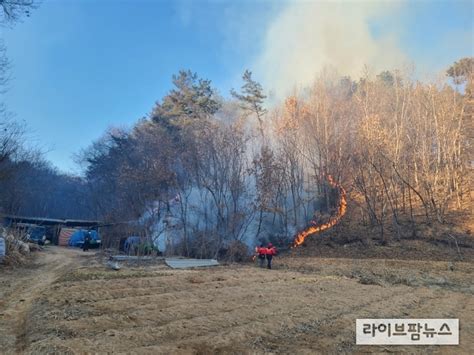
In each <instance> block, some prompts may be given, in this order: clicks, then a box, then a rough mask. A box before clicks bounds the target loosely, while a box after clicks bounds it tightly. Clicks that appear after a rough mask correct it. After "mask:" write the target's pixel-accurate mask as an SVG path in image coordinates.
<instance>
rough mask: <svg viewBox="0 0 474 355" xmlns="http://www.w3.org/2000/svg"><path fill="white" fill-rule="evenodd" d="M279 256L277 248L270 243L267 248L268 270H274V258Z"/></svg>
mask: <svg viewBox="0 0 474 355" xmlns="http://www.w3.org/2000/svg"><path fill="white" fill-rule="evenodd" d="M276 254H277V250H276V248H275V247H274V246H273V244H272V243H268V246H267V248H266V253H265V255H266V257H267V268H269V269H271V268H272V259H273V256H274V255H276Z"/></svg>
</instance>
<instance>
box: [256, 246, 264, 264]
mask: <svg viewBox="0 0 474 355" xmlns="http://www.w3.org/2000/svg"><path fill="white" fill-rule="evenodd" d="M255 252H256V253H257V257H258V266H260V267H262V268H263V267H264V266H265V255H266V254H267V248H265V247H264V246H263V244H260V246H259V247H256V248H255Z"/></svg>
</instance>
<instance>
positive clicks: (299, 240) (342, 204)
mask: <svg viewBox="0 0 474 355" xmlns="http://www.w3.org/2000/svg"><path fill="white" fill-rule="evenodd" d="M328 182H329V185H330V186H331V187H333V188H337V189H339V194H340V201H339V205H338V208H337V212H336V214H334V215H333V216H331V218H329V221H328V222H326V223H323V224H319V225H318V224H317V222H315V221H314V220H313V221H311V224H313V225H312V226H310V227H308V228H306V229H305V230H304V231H301V232H300V233H298V235H297V236H296V237H295V240H294V241H293V247H297V246H298V245H301V244H303V243H304V241H305V239H306V237H308V236H309V235H311V234H314V233H319V232H322V231H325V230H327V229H329V228H331V227H332V226H334V225H335V224H337V222H339V221H340V219H341V218H342V216H344V214H345V213H346V210H347V199H346V190H344V188H343V187H342V186H341V185H340V184H338V183H337V182H335V181H334V179H333V178H332V176H331V175H328Z"/></svg>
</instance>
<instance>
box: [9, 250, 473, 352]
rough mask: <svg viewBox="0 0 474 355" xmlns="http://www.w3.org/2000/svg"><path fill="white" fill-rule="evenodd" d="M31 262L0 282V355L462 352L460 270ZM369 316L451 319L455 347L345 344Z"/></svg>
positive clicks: (310, 262) (74, 255) (61, 254)
mask: <svg viewBox="0 0 474 355" xmlns="http://www.w3.org/2000/svg"><path fill="white" fill-rule="evenodd" d="M39 258H40V259H41V262H40V265H39V266H38V267H37V268H30V269H28V270H22V271H21V272H17V273H19V275H16V274H15V273H14V272H11V273H10V274H8V273H7V274H2V276H1V278H0V282H1V283H0V285H1V288H2V290H1V291H0V292H2V303H1V304H0V313H1V314H2V316H1V318H0V330H1V333H0V346H2V352H6V353H16V352H25V353H45V352H60V353H84V352H94V353H95V352H98V353H106V352H108V353H112V352H126V353H149V354H156V353H163V354H170V353H180V354H181V353H182V354H208V353H308V354H309V353H324V354H328V353H366V352H377V353H380V352H393V351H397V352H398V351H403V350H405V351H409V352H411V353H427V352H429V353H456V354H463V353H464V354H469V353H474V348H473V341H472V339H474V300H473V299H474V298H473V294H474V288H473V283H472V281H473V274H474V267H473V264H472V263H456V264H451V263H448V262H426V261H423V262H421V261H399V260H393V261H390V260H374V259H372V260H351V259H323V258H290V257H285V258H277V259H276V262H275V267H276V269H275V270H265V269H258V268H256V267H255V266H253V265H224V266H220V267H216V268H210V269H202V270H172V269H168V268H167V267H166V266H164V265H155V266H152V267H146V268H145V267H136V268H122V270H120V271H113V270H108V269H106V268H104V267H103V266H102V265H101V264H100V263H98V262H97V261H95V260H96V259H95V258H94V257H93V256H92V255H90V256H83V255H82V254H81V253H78V252H74V251H69V250H66V249H57V248H52V249H50V251H48V252H46V253H41V254H40V256H39ZM8 282H9V283H10V286H9V287H7V288H6V289H5V286H4V285H5V283H8ZM21 299H23V301H21ZM371 317H372V318H382V317H386V318H460V324H461V344H460V346H444V347H435V346H431V347H423V346H418V347H400V346H399V347H388V346H386V347H368V346H356V345H355V319H356V318H371Z"/></svg>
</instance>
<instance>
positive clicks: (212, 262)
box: [165, 258, 219, 269]
mask: <svg viewBox="0 0 474 355" xmlns="http://www.w3.org/2000/svg"><path fill="white" fill-rule="evenodd" d="M165 263H166V265H168V266H169V267H171V268H173V269H187V268H192V267H204V266H217V265H219V262H218V261H217V260H216V259H180V258H166V259H165Z"/></svg>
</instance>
